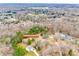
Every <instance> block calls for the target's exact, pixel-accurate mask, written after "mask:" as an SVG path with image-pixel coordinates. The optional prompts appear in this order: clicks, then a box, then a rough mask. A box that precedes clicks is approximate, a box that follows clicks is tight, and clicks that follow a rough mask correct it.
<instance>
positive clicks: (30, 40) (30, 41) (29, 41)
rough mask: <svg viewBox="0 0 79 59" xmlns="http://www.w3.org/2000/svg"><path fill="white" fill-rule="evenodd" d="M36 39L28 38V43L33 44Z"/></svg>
mask: <svg viewBox="0 0 79 59" xmlns="http://www.w3.org/2000/svg"><path fill="white" fill-rule="evenodd" d="M34 41H35V40H34V39H28V42H27V44H28V45H31V44H32V43H33V42H34Z"/></svg>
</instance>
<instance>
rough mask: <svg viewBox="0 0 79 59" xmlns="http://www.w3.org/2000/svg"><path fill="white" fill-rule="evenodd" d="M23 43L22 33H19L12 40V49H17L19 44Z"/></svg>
mask: <svg viewBox="0 0 79 59" xmlns="http://www.w3.org/2000/svg"><path fill="white" fill-rule="evenodd" d="M20 42H22V33H21V32H17V33H16V36H15V37H13V38H12V39H11V43H12V47H13V48H16V45H17V43H20Z"/></svg>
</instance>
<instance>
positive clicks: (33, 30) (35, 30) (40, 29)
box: [27, 26, 48, 34]
mask: <svg viewBox="0 0 79 59" xmlns="http://www.w3.org/2000/svg"><path fill="white" fill-rule="evenodd" d="M47 31H48V29H47V28H46V27H41V26H34V27H32V28H31V29H30V30H29V31H28V33H27V34H39V33H42V32H44V33H45V32H47Z"/></svg>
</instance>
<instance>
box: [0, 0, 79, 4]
mask: <svg viewBox="0 0 79 59" xmlns="http://www.w3.org/2000/svg"><path fill="white" fill-rule="evenodd" d="M0 3H68V4H79V0H0Z"/></svg>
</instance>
